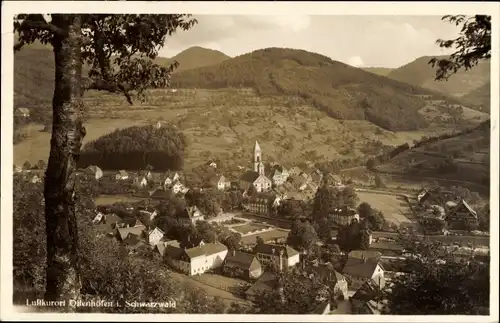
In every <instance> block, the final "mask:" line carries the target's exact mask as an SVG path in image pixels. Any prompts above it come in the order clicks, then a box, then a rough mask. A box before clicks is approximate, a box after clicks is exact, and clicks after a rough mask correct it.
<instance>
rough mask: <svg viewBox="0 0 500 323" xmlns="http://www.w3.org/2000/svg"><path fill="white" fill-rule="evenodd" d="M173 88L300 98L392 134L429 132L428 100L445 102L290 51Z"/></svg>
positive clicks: (190, 78)
mask: <svg viewBox="0 0 500 323" xmlns="http://www.w3.org/2000/svg"><path fill="white" fill-rule="evenodd" d="M172 86H174V87H178V88H209V89H217V88H228V87H229V88H230V87H251V88H254V89H255V90H256V91H257V92H258V93H259V94H260V95H280V96H283V95H299V96H301V97H302V98H304V99H307V100H308V102H310V103H311V104H312V105H314V106H315V107H316V108H317V109H319V110H322V111H325V112H327V113H328V114H329V115H330V116H331V117H333V118H336V119H345V120H368V121H370V122H372V123H374V124H376V125H378V126H380V127H382V128H384V129H388V130H392V131H397V130H415V129H420V128H423V127H426V126H427V123H426V120H425V118H424V117H423V116H422V114H420V113H419V110H420V109H422V108H424V107H425V106H426V105H428V102H427V101H426V99H424V98H423V97H422V95H427V96H430V97H432V98H434V99H436V98H438V97H440V98H441V99H443V98H445V97H444V96H442V95H438V94H437V93H434V92H431V91H429V90H426V89H423V88H421V87H418V86H413V85H409V84H405V83H402V82H398V81H395V80H392V79H389V78H386V77H382V76H379V75H376V74H373V73H369V72H366V71H364V70H362V69H359V68H355V67H351V66H349V65H346V64H344V63H341V62H337V61H333V60H332V59H330V58H328V57H326V56H323V55H320V54H316V53H311V52H307V51H304V50H296V49H285V48H267V49H261V50H257V51H254V52H252V53H248V54H244V55H241V56H238V57H235V58H232V59H229V60H226V61H224V62H222V63H220V64H218V65H214V66H209V67H202V68H197V69H192V70H188V71H183V72H180V73H177V74H175V75H174V76H173V77H172ZM445 99H446V98H445ZM446 100H450V99H446Z"/></svg>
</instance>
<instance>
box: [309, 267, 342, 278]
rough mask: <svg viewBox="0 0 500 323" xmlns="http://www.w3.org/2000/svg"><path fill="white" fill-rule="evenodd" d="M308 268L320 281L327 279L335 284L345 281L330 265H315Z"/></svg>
mask: <svg viewBox="0 0 500 323" xmlns="http://www.w3.org/2000/svg"><path fill="white" fill-rule="evenodd" d="M310 268H311V270H312V271H313V272H314V273H315V274H316V275H317V276H318V277H319V278H321V279H328V280H330V281H335V282H338V281H341V280H343V279H345V277H344V275H342V274H341V273H339V272H338V271H336V270H335V269H334V268H333V266H332V264H330V263H327V264H315V265H313V266H311V267H310Z"/></svg>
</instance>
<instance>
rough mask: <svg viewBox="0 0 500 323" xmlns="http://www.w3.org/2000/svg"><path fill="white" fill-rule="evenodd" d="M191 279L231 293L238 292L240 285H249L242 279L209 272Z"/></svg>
mask: <svg viewBox="0 0 500 323" xmlns="http://www.w3.org/2000/svg"><path fill="white" fill-rule="evenodd" d="M193 279H194V280H195V281H197V282H200V283H203V284H206V285H209V286H212V287H214V288H219V289H223V290H226V291H228V292H230V293H233V294H238V292H241V287H243V286H247V288H248V287H250V286H251V284H250V283H249V282H246V281H244V280H243V279H238V278H232V277H226V276H223V275H217V274H210V273H205V274H202V275H199V276H193Z"/></svg>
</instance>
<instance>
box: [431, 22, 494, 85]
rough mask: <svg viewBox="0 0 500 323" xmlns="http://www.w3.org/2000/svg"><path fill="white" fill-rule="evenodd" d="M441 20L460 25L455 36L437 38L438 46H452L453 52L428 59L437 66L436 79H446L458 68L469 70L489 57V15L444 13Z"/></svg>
mask: <svg viewBox="0 0 500 323" xmlns="http://www.w3.org/2000/svg"><path fill="white" fill-rule="evenodd" d="M442 20H443V21H447V22H449V23H452V24H455V25H456V26H457V27H458V26H461V27H460V34H459V36H458V37H457V38H455V39H449V40H443V39H438V40H437V44H438V45H439V47H442V48H452V49H455V52H454V53H453V54H451V55H450V56H449V57H448V58H443V59H438V58H433V59H431V60H430V61H429V64H431V65H432V67H437V70H436V80H448V78H449V77H450V76H452V75H453V74H455V73H456V72H458V71H459V70H461V69H464V70H469V69H471V68H473V67H474V66H476V65H477V64H478V63H479V61H481V60H484V59H489V58H490V57H491V16H485V15H475V16H472V17H467V16H465V15H456V16H453V15H446V16H444V17H443V18H442Z"/></svg>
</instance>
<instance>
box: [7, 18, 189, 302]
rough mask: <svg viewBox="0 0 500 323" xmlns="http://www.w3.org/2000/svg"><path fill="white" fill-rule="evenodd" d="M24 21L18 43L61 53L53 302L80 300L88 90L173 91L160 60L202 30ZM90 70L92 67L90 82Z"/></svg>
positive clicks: (174, 24)
mask: <svg viewBox="0 0 500 323" xmlns="http://www.w3.org/2000/svg"><path fill="white" fill-rule="evenodd" d="M46 18H48V16H44V15H42V14H19V15H17V16H16V17H15V18H14V31H15V32H16V33H17V35H18V43H17V44H16V45H15V46H14V50H15V51H17V50H20V49H21V48H22V47H23V46H24V45H25V44H32V43H33V42H35V41H40V42H41V43H42V44H45V45H51V46H52V48H53V51H54V62H55V81H54V83H55V84H54V96H53V100H52V134H51V135H52V137H51V145H50V155H49V161H48V166H47V171H46V176H45V189H44V197H45V216H46V219H45V220H46V221H45V225H46V239H47V275H46V276H47V277H46V293H45V298H46V299H49V300H61V299H68V298H70V299H78V298H79V297H80V287H81V280H80V273H79V269H78V263H79V256H78V225H77V217H76V214H75V199H76V195H75V189H74V188H75V182H76V166H77V163H78V157H79V155H80V148H81V144H82V139H83V137H84V136H85V133H86V131H85V128H84V127H83V125H82V121H83V119H82V115H83V111H84V107H83V99H82V96H83V94H84V92H85V91H87V90H102V91H107V92H111V93H117V94H122V95H124V96H125V98H126V99H127V101H128V102H130V103H131V102H132V98H133V97H139V98H144V95H145V90H146V89H148V88H161V87H166V86H168V85H169V82H170V73H171V72H172V70H173V68H174V66H171V67H161V66H158V65H156V64H153V62H152V59H154V58H155V57H156V56H157V55H158V50H159V49H160V48H161V47H162V46H163V45H164V43H165V40H166V38H167V36H171V35H172V34H173V33H174V32H175V31H176V30H177V29H184V30H187V29H190V28H191V27H192V26H193V25H194V24H195V23H196V21H195V20H191V19H190V17H189V16H186V15H133V14H130V15H128V14H124V15H122V14H119V15H112V14H52V15H50V19H46ZM83 64H87V65H88V66H90V70H89V72H88V75H82V74H83V73H82V67H83Z"/></svg>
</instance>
